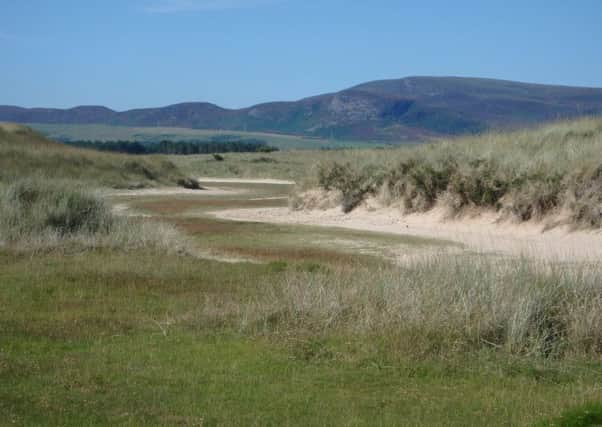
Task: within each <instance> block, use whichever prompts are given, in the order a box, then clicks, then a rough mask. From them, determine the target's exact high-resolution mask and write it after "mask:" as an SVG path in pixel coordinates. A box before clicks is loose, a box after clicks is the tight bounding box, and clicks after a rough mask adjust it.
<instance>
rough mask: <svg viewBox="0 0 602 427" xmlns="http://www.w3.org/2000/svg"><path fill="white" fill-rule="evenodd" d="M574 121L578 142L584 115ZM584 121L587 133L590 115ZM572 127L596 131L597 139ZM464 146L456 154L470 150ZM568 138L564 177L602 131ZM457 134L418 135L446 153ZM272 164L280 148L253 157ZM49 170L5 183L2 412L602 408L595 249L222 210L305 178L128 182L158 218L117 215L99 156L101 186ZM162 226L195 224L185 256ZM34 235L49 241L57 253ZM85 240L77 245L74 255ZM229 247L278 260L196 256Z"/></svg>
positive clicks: (556, 420)
mask: <svg viewBox="0 0 602 427" xmlns="http://www.w3.org/2000/svg"><path fill="white" fill-rule="evenodd" d="M583 123H590V122H583ZM591 123H596V122H591ZM558 126H560V128H559V129H560V130H558V132H560V135H565V137H566V135H567V134H568V132H569V131H567V129H566V128H565V127H563V126H569V125H568V124H567V125H564V124H563V125H558ZM571 126H573V127H571V129H573V131H574V129H575V126H576V127H577V128H579V129H585V127H584V126H585V125H584V124H582V122H579V124H578V125H577V124H573V125H571ZM592 126H594V125H592ZM20 129H22V128H19V127H16V128H14V129H8V130H6V129H5V130H4V131H5V132H8V133H11V134H18V132H21V130H20ZM22 132H29V131H26V130H23V131H22ZM550 132H551V135H553V136H551V137H550V138H551V139H550V140H552V141H556V139H555V138H558V136H554V135H556V133H554V132H552V131H550ZM517 135H520V134H517ZM525 135H531V134H525ZM594 135H597V134H594ZM15 138H16V137H15ZM19 138H20V137H19ZM27 138H28V140H30V139H31V138H32V136H31V134H29V135H28V136H27ZM563 138H564V137H563ZM566 138H568V139H569V140H571V141H573V139H571V138H577V140H579V141H589V139H588V138H589V137H584V136H583V135H581V134H579V135H577V136H569V137H566ZM592 138H593V139H594V140H596V139H595V138H597V136H594V137H592ZM508 140H509V141H510V140H512V138H510V137H508ZM44 141H45V140H43V139H42V140H41V141H40V143H42V144H44V143H45V142H44ZM460 143H461V144H463V143H462V142H461V141H460ZM592 143H593V142H592ZM461 144H460V145H459V146H458V147H460V148H459V150H460V151H459V152H462V151H461V150H468V149H469V145H470V144H468V142H466V148H462V147H463V145H461ZM560 146H561V147H564V149H565V151H566V152H567V153H568V152H569V151H570V150H573V151H574V152H575V153H580V154H578V155H577V154H575V158H574V161H575V163H570V164H569V165H566V166H563V167H564V168H566V169H559V172H562V171H563V170H565V173H566V174H570V173H573V172H572V171H573V170H574V169H575V168H576V165H577V164H581V165H582V166H583V165H585V163H583V162H586V161H589V162H590V163H588V164H592V165H593V164H595V163H596V161H597V160H596V157H595V153H593V152H590V153H589V155H585V154H584V151H583V150H585V151H587V150H588V148H587V147H588V145H587V144H583V145H582V146H579V147H578V148H572V149H570V147H569V146H568V145H567V146H564V145H562V144H561V145H560ZM441 147H445V144H443V145H441V146H439V145H435V146H433V147H431V148H428V147H425V148H419V149H413V150H419V152H421V151H420V150H426V151H425V152H428V151H429V150H435V152H436V153H439V154H437V155H443V154H441V153H442V152H443V151H438V150H442V148H441ZM491 147H493V148H495V149H499V145H498V143H495V144H493V145H492V146H491ZM485 148H486V147H481V148H479V150H481V149H485ZM493 148H492V149H493ZM51 149H54V148H51ZM474 149H475V150H476V148H474ZM450 150H451V149H450ZM554 150H556V149H554ZM554 150H552V152H553V153H556V155H558V153H557V152H556V151H554ZM31 151H35V150H34V149H33V148H31ZM42 151H43V150H42ZM510 151H512V150H509V151H508V152H504V153H506V154H507V155H508V156H510V155H511V153H510ZM539 151H541V153H539V155H543V154H545V151H546V150H544V149H543V148H541V149H540V150H539ZM539 151H538V150H535V151H534V153H535V154H533V157H534V158H537V153H538V152H539ZM402 152H403V153H405V151H404V150H400V151H399V153H402ZM408 152H409V153H414V154H411V155H416V156H417V155H418V154H415V152H414V151H411V150H410V151H408ZM78 153H80V152H78ZM397 153H398V151H396V150H386V151H385V150H373V151H361V150H358V151H354V150H350V151H344V152H341V153H338V154H340V155H341V156H344V157H343V159H346V160H348V161H349V163H350V166H349V170H350V171H351V172H352V173H355V171H357V170H364V171H366V170H368V169H365V168H364V165H367V164H372V163H375V162H378V161H379V159H382V164H383V165H395V164H396V163H397V162H398V161H400V158H398V157H396V156H397V155H398V154H397ZM31 155H34V154H31ZM41 155H43V156H47V155H48V154H47V153H43V154H41ZM78 155H80V154H78ZM288 155H290V156H291V157H285V158H288V159H293V160H295V161H297V162H298V163H295V166H294V170H301V168H303V167H304V168H306V170H308V168H307V165H309V162H310V161H311V159H312V158H315V157H312V156H315V154H314V153H307V154H306V155H305V157H301V156H299V158H297V159H295V158H294V157H295V155H294V153H292V154H288ZM328 155H330V154H328ZM400 155H401V154H400ZM403 155H404V156H405V154H403ZM514 155H516V156H517V158H518V159H521V158H522V157H521V156H524V155H525V154H524V153H518V154H517V153H515V154H514ZM61 156H65V154H64V152H62V154H61ZM475 156H476V157H477V158H480V157H481V156H482V153H481V154H479V153H476V154H475ZM549 156H551V157H553V156H552V154H551V153H550V155H549ZM368 157H370V159H369V160H368V159H367V158H368ZM560 157H562V156H560ZM560 157H558V158H560ZM588 157H591V159H590V158H588ZM444 158H445V157H444ZM495 158H496V159H498V160H499V161H500V162H501V163H503V162H502V160H503V159H505V158H504V157H503V156H501V155H499V156H497V157H495ZM0 159H1V157H0ZM107 159H108V160H107V161H112V160H113V159H115V161H114V162H113V163H112V164H113V166H114V167H115V166H116V165H119V161H121V160H120V159H121V157H111V158H107ZM249 159H253V158H249ZM279 159H280V160H278V162H281V160H282V158H279ZM404 159H405V158H404ZM197 160H198V159H197ZM506 160H507V161H508V162H509V165H511V164H514V163H513V162H511V161H510V160H509V159H506ZM506 160H504V161H506ZM1 161H2V160H0V162H1ZM193 161H194V160H193ZM229 161H231V159H229V158H226V160H225V161H224V162H220V163H224V164H226V163H228V162H229ZM239 161H241V162H242V158H240V159H239ZM403 161H405V160H403ZM429 161H430V160H429ZM432 161H434V162H437V161H438V160H436V156H434V157H433V159H432ZM550 162H551V163H550V165H552V164H554V162H558V160H554V161H552V160H550ZM268 163H269V164H272V165H273V164H279V163H273V162H257V163H256V162H250V161H249V164H250V165H259V167H261V168H263V167H264V165H265V164H268ZM281 163H283V161H282V162H281ZM501 163H500V164H501ZM45 164H48V163H45ZM379 164H380V163H379ZM435 164H438V163H435ZM189 166H190V168H191V169H190V170H193V169H194V166H193V163H191V164H190V165H189ZM518 166H520V167H524V168H529V167H530V166H529V165H528V164H527V163H524V164H517V167H518ZM30 167H31V166H24V167H23V170H19V169H13V170H12V171H13V173H14V174H16V175H17V177H14V178H13V179H11V180H8V181H3V184H2V188H1V189H0V194H1V197H0V212H1V215H0V233H1V236H2V237H0V241H2V243H0V266H1V267H0V417H1V418H0V419H2V420H3V421H2V422H3V423H6V424H17V425H40V424H51V425H241V424H242V425H310V426H311V425H316V426H317V425H475V426H477V425H479V426H480V425H491V426H495V425H525V426H527V425H567V426H570V425H573V426H579V425H588V423H589V424H590V425H591V424H592V423H595V422H597V420H598V417H599V413H600V411H599V403H596V402H602V390H601V389H600V382H601V381H602V333H601V331H602V287H601V286H602V285H601V284H602V271H601V269H600V266H598V265H596V264H594V265H585V264H553V263H536V262H534V261H532V260H529V259H513V258H502V257H495V256H480V255H478V254H477V255H475V254H461V255H457V254H454V255H453V256H450V255H449V254H447V255H445V253H443V254H436V255H434V254H433V250H437V249H439V248H446V247H447V246H449V245H450V242H443V241H438V240H428V239H418V238H410V237H405V236H389V235H385V234H378V233H368V232H360V231H350V230H341V229H336V228H316V227H301V226H299V227H296V226H280V225H270V224H258V223H249V222H229V221H224V220H218V219H215V218H212V217H210V216H209V213H210V212H211V211H212V210H216V209H224V208H234V207H245V206H247V207H249V206H252V207H266V206H283V205H284V204H285V203H286V201H285V200H283V199H265V197H279V196H282V195H286V194H288V191H289V190H290V187H288V186H275V185H266V184H261V185H259V184H258V185H250V186H244V189H246V190H247V192H246V193H240V194H235V195H224V196H203V195H202V192H199V195H198V196H196V195H195V196H194V197H192V196H188V197H184V196H181V195H178V196H174V197H173V198H172V197H158V196H153V197H147V196H137V197H124V196H113V199H111V200H112V201H115V202H117V203H124V202H125V203H129V204H131V205H132V206H133V208H134V209H135V210H138V211H143V212H144V213H146V214H150V215H152V217H153V218H151V219H148V220H146V222H140V219H139V218H130V217H115V216H114V214H113V213H112V211H111V210H110V209H109V207H108V205H106V204H105V202H104V201H102V200H99V199H98V198H97V196H96V195H94V194H93V193H91V192H90V187H91V185H90V183H91V182H93V180H94V179H96V178H97V176H96V175H95V174H96V173H97V172H96V171H95V170H94V168H93V167H90V168H89V170H90V175H85V171H84V170H83V169H82V170H80V173H81V174H83V176H85V179H84V180H83V182H82V183H73V181H69V180H58V179H57V178H53V179H51V180H46V181H40V180H37V179H35V178H26V177H24V176H22V175H24V174H27V173H29V171H30V170H31V169H30ZM180 167H182V166H180ZM251 167H252V166H250V168H251ZM387 167H388V166H387ZM508 167H509V166H508ZM187 171H188V170H187ZM281 171H283V170H282V169H281ZM111 173H112V172H111ZM249 173H253V171H252V169H249ZM255 173H258V172H255ZM295 173H297V172H295ZM345 173H347V171H343V172H342V174H343V175H344V174H345ZM19 174H21V176H18V175H19ZM315 179H316V178H315V177H314V178H311V177H310V178H309V180H308V184H307V185H311V183H312V181H313V182H315ZM367 179H369V176H368V178H367ZM563 179H564V178H563ZM364 183H365V181H362V182H361V184H364ZM238 186H240V184H230V185H229V187H231V188H232V189H237V188H238ZM262 198H263V200H253V199H262ZM165 223H167V225H160V224H165ZM161 227H167V229H170V230H172V231H173V228H172V227H177V228H178V229H179V230H180V233H182V234H186V236H187V237H186V239H185V243H186V248H187V251H178V250H174V249H176V248H177V247H178V245H180V244H182V242H183V240H181V239H183V237H182V236H181V234H169V236H171V237H174V238H173V239H159V241H160V242H162V243H161V244H149V243H148V241H149V240H150V241H151V242H152V241H155V240H153V236H156V234H155V233H157V230H158V229H160V228H161ZM48 236H54V238H53V239H49V238H48ZM19 242H21V243H22V242H25V243H26V244H19ZM30 242H43V243H44V245H46V246H45V250H39V249H40V246H39V245H34V244H30ZM136 242H138V243H136ZM72 244H73V245H74V247H75V249H76V250H63V249H64V248H65V247H70V246H69V245H72ZM400 247H402V248H404V250H408V251H411V252H412V253H414V252H419V251H422V250H424V251H425V253H426V254H429V256H425V257H424V258H422V259H417V260H415V261H412V262H411V263H407V264H404V265H402V266H397V265H394V264H392V263H391V262H387V260H386V259H383V255H386V251H387V250H389V249H391V248H400ZM374 248H377V249H378V250H377V251H376V252H366V251H365V249H369V250H371V249H374ZM212 251H214V252H216V253H218V254H222V255H224V254H225V255H232V256H233V257H241V258H248V259H250V260H252V261H260V262H238V263H227V262H218V261H212V260H208V259H202V258H199V257H197V256H194V254H195V253H197V252H201V253H202V252H212Z"/></svg>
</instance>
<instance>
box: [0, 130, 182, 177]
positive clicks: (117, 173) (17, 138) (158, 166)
mask: <svg viewBox="0 0 602 427" xmlns="http://www.w3.org/2000/svg"><path fill="white" fill-rule="evenodd" d="M29 176H43V177H45V178H54V179H75V180H80V181H87V182H89V183H93V186H105V187H115V188H127V187H141V186H154V185H157V184H175V182H176V181H177V180H178V179H180V178H183V175H182V173H181V172H180V171H179V170H178V169H177V167H176V166H175V165H174V164H173V163H171V162H169V161H167V158H165V157H161V156H147V157H134V156H126V155H121V154H108V153H98V152H95V151H90V150H83V149H77V148H71V147H66V146H64V145H61V144H58V143H56V142H53V141H50V140H48V139H46V138H45V137H43V136H42V135H40V134H38V133H36V132H34V131H32V130H31V129H29V128H27V127H24V126H18V125H9V124H0V182H1V181H7V180H11V179H14V178H17V177H29Z"/></svg>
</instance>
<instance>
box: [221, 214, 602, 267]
mask: <svg viewBox="0 0 602 427" xmlns="http://www.w3.org/2000/svg"><path fill="white" fill-rule="evenodd" d="M214 215H215V216H216V217H218V218H222V219H229V220H236V221H257V222H269V223H286V224H304V225H316V226H329V227H345V228H351V229H357V230H366V231H377V232H385V233H393V234H402V235H412V236H418V237H431V238H439V239H445V240H452V241H456V242H459V243H462V244H464V245H465V247H466V249H467V250H470V251H475V252H479V253H495V254H506V255H513V256H527V257H530V258H537V259H543V260H548V261H555V262H577V261H578V262H581V261H583V262H599V260H601V259H602V233H601V232H599V231H595V232H594V231H591V232H585V231H579V232H569V231H568V230H567V229H566V228H562V227H557V228H554V229H552V230H550V231H546V232H542V230H543V226H542V225H539V224H511V223H502V224H499V223H496V221H495V216H494V215H486V214H484V215H480V216H479V217H475V218H469V219H462V220H443V214H442V212H441V211H437V210H433V211H432V212H429V213H426V214H412V215H401V214H400V212H399V211H397V210H395V209H378V210H374V211H369V210H367V209H365V208H360V209H356V210H355V211H353V212H351V213H349V214H343V213H342V212H341V210H340V209H339V208H335V209H328V210H311V211H291V210H289V209H288V208H254V209H232V210H226V211H219V212H214Z"/></svg>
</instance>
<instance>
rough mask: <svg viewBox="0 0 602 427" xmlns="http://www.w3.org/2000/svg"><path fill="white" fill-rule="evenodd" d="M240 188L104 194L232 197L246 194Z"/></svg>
mask: <svg viewBox="0 0 602 427" xmlns="http://www.w3.org/2000/svg"><path fill="white" fill-rule="evenodd" d="M246 192H247V190H245V189H242V188H236V189H234V188H219V187H205V188H203V189H202V190H189V189H187V188H182V187H158V188H141V189H138V190H117V191H110V192H107V193H105V196H109V197H138V196H139V197H145V196H198V197H204V196H234V195H238V194H243V193H246Z"/></svg>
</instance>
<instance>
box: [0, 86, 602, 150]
mask: <svg viewBox="0 0 602 427" xmlns="http://www.w3.org/2000/svg"><path fill="white" fill-rule="evenodd" d="M595 114H602V88H591V87H574V86H564V85H545V84H538V83H523V82H514V81H509V80H497V79H488V78H473V77H453V76H450V77H430V76H411V77H405V78H402V79H389V80H375V81H371V82H366V83H361V84H358V85H355V86H352V87H350V88H347V89H344V90H341V91H339V92H332V93H326V94H320V95H314V96H310V97H306V98H302V99H299V100H296V101H275V102H266V103H261V104H257V105H253V106H250V107H245V108H239V109H228V108H223V107H220V106H218V105H216V104H212V103H209V102H183V103H178V104H172V105H168V106H164V107H155V108H136V109H130V110H125V111H116V110H112V109H110V108H108V107H105V106H100V105H81V106H76V107H73V108H68V109H58V108H22V107H18V106H9V105H0V120H3V121H12V122H17V123H46V124H53V123H54V124H109V125H124V126H148V127H160V126H161V127H162V126H173V127H188V128H194V129H221V130H232V131H258V132H274V133H284V134H293V135H302V136H314V137H331V138H351V139H375V140H401V141H403V140H415V139H425V138H429V137H433V136H441V135H455V134H464V133H474V132H480V131H484V130H487V129H492V128H512V127H518V126H524V125H530V124H537V123H540V122H545V121H551V120H555V119H562V118H573V117H578V116H584V115H595Z"/></svg>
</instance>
